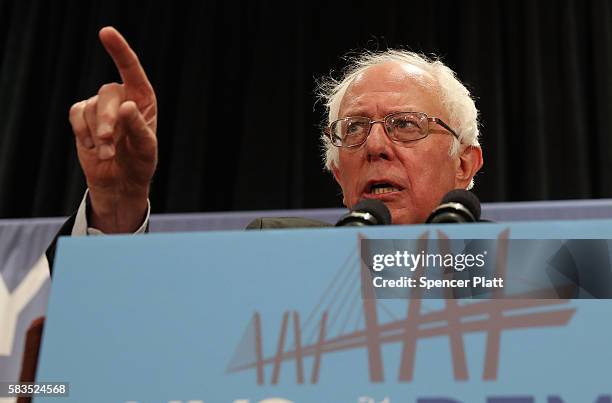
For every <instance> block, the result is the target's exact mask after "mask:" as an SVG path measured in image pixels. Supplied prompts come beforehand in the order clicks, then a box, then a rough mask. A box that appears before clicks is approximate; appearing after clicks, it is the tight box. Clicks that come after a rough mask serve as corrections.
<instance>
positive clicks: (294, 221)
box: [246, 217, 332, 229]
mask: <svg viewBox="0 0 612 403" xmlns="http://www.w3.org/2000/svg"><path fill="white" fill-rule="evenodd" d="M331 226H332V225H331V224H329V223H326V222H324V221H318V220H311V219H308V218H300V217H264V218H257V219H255V220H253V221H251V222H250V223H249V225H247V227H246V229H273V228H277V229H280V228H319V227H331Z"/></svg>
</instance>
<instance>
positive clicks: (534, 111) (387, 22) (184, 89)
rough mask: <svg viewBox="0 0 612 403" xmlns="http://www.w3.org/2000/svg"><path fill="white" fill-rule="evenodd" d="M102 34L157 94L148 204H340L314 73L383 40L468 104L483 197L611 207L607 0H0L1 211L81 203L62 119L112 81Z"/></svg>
mask: <svg viewBox="0 0 612 403" xmlns="http://www.w3.org/2000/svg"><path fill="white" fill-rule="evenodd" d="M105 25H114V26H115V27H117V28H118V29H119V30H120V31H121V32H122V33H123V34H124V35H125V37H126V38H127V39H128V41H129V42H130V43H131V45H132V47H133V48H134V49H135V51H136V52H137V53H138V55H139V56H140V59H141V62H142V64H143V66H144V68H145V70H146V71H147V73H148V75H149V78H150V80H151V82H152V84H153V86H154V87H155V89H156V92H157V97H158V101H159V128H158V137H159V147H160V162H159V167H158V171H157V174H156V176H155V179H154V183H153V187H152V196H151V201H152V204H153V210H154V212H157V213H162V212H191V211H220V210H247V209H272V208H273V209H285V208H314V207H336V206H340V205H341V197H340V196H339V188H338V187H337V186H336V185H335V183H334V181H333V179H332V177H331V175H329V174H327V173H325V172H324V171H323V168H322V163H321V158H320V154H321V152H320V145H319V140H318V138H319V133H320V122H321V120H322V119H323V118H324V114H323V108H322V106H321V105H320V104H315V100H316V98H315V95H314V88H315V78H316V77H320V76H323V75H326V74H328V73H329V72H330V71H336V72H337V71H338V69H339V68H340V67H341V66H342V61H341V58H340V56H341V55H343V54H345V53H346V52H348V51H351V50H356V49H362V48H367V49H370V50H374V49H385V48H388V47H404V48H409V49H412V50H416V51H421V52H424V53H435V54H437V55H440V56H441V57H442V58H443V60H445V62H446V63H447V64H448V65H449V66H450V67H451V68H453V69H454V70H455V71H457V73H458V75H459V76H460V77H461V78H462V79H463V80H464V81H465V82H466V83H467V85H468V86H469V88H470V89H471V90H472V92H473V93H474V95H475V96H476V98H477V105H478V107H479V109H480V110H481V118H482V144H483V149H484V154H485V165H484V168H483V170H482V171H481V173H480V174H479V175H478V176H477V185H476V189H475V190H476V193H477V194H478V195H479V196H480V197H481V199H482V200H484V201H515V200H541V199H577V198H602V197H612V158H611V157H612V124H611V123H610V117H611V116H612V2H610V1H609V0H591V1H584V0H580V1H578V0H575V1H534V0H524V1H468V0H463V1H442V0H438V1H406V0H403V1H396V2H371V1H367V2H366V1H352V2H346V3H340V2H324V1H308V2H298V3H294V2H283V3H281V2H264V1H250V2H231V1H227V0H225V1H223V0H220V1H200V2H194V3H186V2H165V3H163V4H161V5H160V4H157V3H154V2H150V3H145V2H133V1H118V0H108V1H104V2H84V1H82V0H64V1H53V2H51V1H47V2H45V1H36V0H13V1H10V0H9V1H7V0H0V217H4V218H6V217H33V216H57V215H62V214H67V213H70V212H71V211H73V210H74V209H75V208H76V206H77V204H78V202H79V200H80V198H81V196H82V192H83V191H84V180H83V177H82V173H81V172H80V170H79V166H78V161H77V158H76V153H75V148H74V138H73V136H72V133H71V129H70V125H69V123H68V110H69V108H70V105H72V104H73V103H74V102H76V101H78V100H81V99H86V98H88V97H89V96H91V95H94V94H95V93H96V92H97V89H98V88H99V86H100V85H102V84H104V83H106V82H111V81H118V80H119V77H118V74H117V73H116V71H115V69H114V66H113V64H112V62H111V60H110V58H109V57H108V56H107V55H106V54H105V52H104V50H103V48H102V46H101V45H100V44H99V42H98V39H97V32H98V30H99V28H101V27H102V26H105Z"/></svg>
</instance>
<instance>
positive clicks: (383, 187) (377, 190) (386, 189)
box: [366, 182, 401, 195]
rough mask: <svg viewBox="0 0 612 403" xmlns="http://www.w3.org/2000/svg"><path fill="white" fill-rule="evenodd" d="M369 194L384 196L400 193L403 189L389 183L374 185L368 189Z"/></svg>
mask: <svg viewBox="0 0 612 403" xmlns="http://www.w3.org/2000/svg"><path fill="white" fill-rule="evenodd" d="M366 190H367V193H369V194H372V195H382V194H385V193H393V192H399V191H400V190H401V189H400V188H398V187H395V186H393V185H392V184H390V183H388V182H380V183H373V184H371V185H369V186H368V187H367V189H366Z"/></svg>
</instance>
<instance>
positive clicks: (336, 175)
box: [331, 163, 346, 206]
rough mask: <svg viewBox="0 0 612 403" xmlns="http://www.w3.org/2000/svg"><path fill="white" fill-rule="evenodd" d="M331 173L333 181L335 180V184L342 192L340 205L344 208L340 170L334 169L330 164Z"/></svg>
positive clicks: (344, 200) (334, 166) (344, 201)
mask: <svg viewBox="0 0 612 403" xmlns="http://www.w3.org/2000/svg"><path fill="white" fill-rule="evenodd" d="M331 171H332V174H333V175H334V179H335V180H336V183H337V184H338V186H340V189H341V190H342V204H344V205H345V206H346V199H345V198H344V188H343V187H342V179H341V176H340V170H339V169H338V167H336V165H335V164H333V163H332V164H331Z"/></svg>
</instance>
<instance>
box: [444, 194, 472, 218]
mask: <svg viewBox="0 0 612 403" xmlns="http://www.w3.org/2000/svg"><path fill="white" fill-rule="evenodd" d="M444 203H460V204H463V205H464V206H465V208H467V209H468V210H470V213H472V215H473V216H474V217H475V218H476V221H478V220H480V200H478V197H476V195H475V194H474V193H472V192H470V191H468V190H465V189H455V190H451V191H450V192H448V193H447V194H446V195H445V196H444V197H443V198H442V201H441V202H440V204H444Z"/></svg>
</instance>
